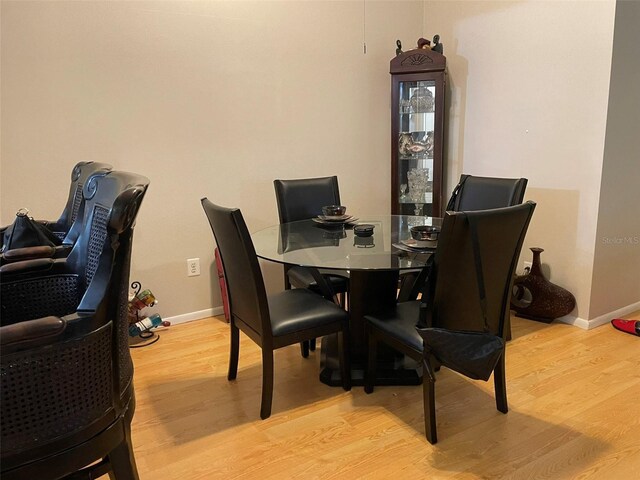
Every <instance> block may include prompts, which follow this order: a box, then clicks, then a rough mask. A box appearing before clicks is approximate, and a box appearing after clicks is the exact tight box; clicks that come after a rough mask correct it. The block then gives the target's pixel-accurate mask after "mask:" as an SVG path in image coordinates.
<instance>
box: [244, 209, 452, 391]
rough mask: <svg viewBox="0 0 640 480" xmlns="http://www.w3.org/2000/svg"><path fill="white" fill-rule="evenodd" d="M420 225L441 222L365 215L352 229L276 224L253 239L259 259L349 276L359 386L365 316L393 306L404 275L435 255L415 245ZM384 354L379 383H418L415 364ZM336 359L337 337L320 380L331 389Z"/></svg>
mask: <svg viewBox="0 0 640 480" xmlns="http://www.w3.org/2000/svg"><path fill="white" fill-rule="evenodd" d="M354 224H356V225H363V224H366V225H372V226H373V234H372V235H371V236H368V237H362V236H357V235H355V233H354V226H353V225H354ZM417 225H432V226H440V225H441V219H439V218H432V217H416V216H406V215H366V216H364V215H363V216H360V218H359V219H357V220H356V221H353V220H352V223H351V224H339V223H335V222H334V223H331V224H326V223H320V222H319V219H310V220H303V221H298V222H291V223H283V224H280V225H273V226H271V227H268V228H265V229H263V230H260V231H257V232H255V233H253V234H251V239H252V241H253V244H254V247H255V250H256V254H257V256H258V257H259V258H262V259H264V260H268V261H271V262H277V263H282V264H284V265H295V266H303V267H309V268H311V269H323V270H327V269H328V270H332V272H331V273H335V274H341V273H342V274H344V275H347V276H348V277H349V294H348V302H347V305H348V310H349V316H350V325H351V331H350V333H351V338H350V341H351V365H352V382H353V383H354V384H355V385H358V384H362V383H363V381H364V367H365V365H366V338H365V323H364V316H365V315H367V314H369V313H374V312H376V311H380V310H382V309H384V308H389V307H392V306H393V305H394V304H395V302H396V298H397V292H398V278H399V274H400V272H401V271H403V270H414V271H415V270H416V269H421V268H423V267H424V266H425V265H426V263H427V261H428V259H429V257H430V255H431V254H432V253H433V251H434V250H433V249H417V248H414V247H412V246H411V233H410V229H411V227H413V226H417ZM416 321H417V319H416ZM381 347H382V346H381ZM382 350H383V352H382V354H381V355H380V357H381V358H379V362H378V363H379V365H378V367H379V368H378V369H377V378H376V384H378V385H399V384H400V385H403V384H405V385H406V384H411V385H414V384H418V383H420V381H421V380H420V372H419V371H418V368H417V367H418V366H417V365H415V363H414V362H413V361H411V360H410V359H407V360H408V361H409V362H411V364H410V365H405V364H404V363H403V361H399V360H398V358H397V354H395V353H394V354H391V353H388V354H387V355H385V353H384V349H382ZM390 356H391V357H393V358H389V357H390ZM337 358H338V355H337V342H336V339H335V337H334V336H329V337H325V338H323V343H322V359H321V373H320V380H321V381H322V382H324V383H326V384H328V385H336V386H338V385H340V384H341V383H340V369H339V365H338V360H337Z"/></svg>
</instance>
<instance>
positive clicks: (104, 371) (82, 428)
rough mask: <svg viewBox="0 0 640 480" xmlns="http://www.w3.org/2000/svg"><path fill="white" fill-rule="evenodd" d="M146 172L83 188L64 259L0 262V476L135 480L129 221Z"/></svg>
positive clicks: (145, 184) (117, 176)
mask: <svg viewBox="0 0 640 480" xmlns="http://www.w3.org/2000/svg"><path fill="white" fill-rule="evenodd" d="M148 183H149V181H148V179H147V178H145V177H142V176H139V175H134V174H129V173H125V172H116V171H112V172H109V173H108V174H105V176H103V177H99V178H96V179H95V180H94V183H92V184H91V185H89V184H87V185H84V188H83V192H84V195H85V201H86V202H87V203H86V204H87V205H90V206H91V210H92V212H93V216H94V217H95V219H96V220H95V221H92V222H90V223H87V224H86V227H85V229H84V230H83V232H81V234H80V236H79V238H78V240H77V241H76V243H75V245H74V248H73V249H72V251H71V253H70V254H69V256H68V257H66V258H59V259H52V258H43V259H34V260H27V261H21V262H15V263H11V264H7V265H4V266H3V267H1V268H0V289H1V292H0V293H1V295H0V302H1V308H2V317H1V322H2V326H0V345H1V352H0V372H1V374H0V406H1V408H0V416H1V417H2V429H1V441H0V451H1V458H0V465H1V468H2V472H1V474H0V476H1V477H2V478H3V480H10V479H27V478H29V479H31V478H33V479H39V480H54V479H60V478H98V477H99V476H101V475H103V474H105V473H109V475H110V477H111V478H114V479H116V480H135V479H137V478H138V473H137V469H136V464H135V459H134V456H133V447H132V444H131V421H132V418H133V413H134V410H135V396H134V390H133V363H132V361H131V356H130V354H129V343H128V338H129V334H128V327H129V321H128V317H127V308H126V305H127V300H128V298H127V297H128V291H129V288H128V287H129V269H130V259H131V246H132V236H133V226H134V222H135V218H136V215H137V213H138V210H139V208H140V205H141V202H142V199H143V197H144V194H145V192H146V190H147V187H148Z"/></svg>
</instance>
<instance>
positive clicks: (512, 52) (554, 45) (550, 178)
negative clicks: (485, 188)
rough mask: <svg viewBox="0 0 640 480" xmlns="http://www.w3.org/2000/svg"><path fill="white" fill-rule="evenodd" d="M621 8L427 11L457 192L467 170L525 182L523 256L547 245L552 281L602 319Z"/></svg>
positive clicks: (466, 5)
mask: <svg viewBox="0 0 640 480" xmlns="http://www.w3.org/2000/svg"><path fill="white" fill-rule="evenodd" d="M614 12H615V2H613V1H600V2H546V1H499V2H467V1H449V0H447V1H430V0H428V1H426V7H425V24H426V26H425V29H426V31H427V32H428V33H436V32H437V33H439V34H440V35H441V36H442V39H443V41H444V47H445V55H446V56H447V61H448V68H449V89H450V100H451V101H450V104H449V107H450V108H449V115H448V119H449V131H448V143H447V144H448V146H449V150H448V155H447V156H448V158H447V161H448V164H449V165H450V169H449V172H448V182H449V186H448V189H449V190H450V189H451V188H452V185H454V182H455V179H457V178H458V177H459V175H460V173H462V172H464V173H470V174H476V175H488V176H504V177H521V176H522V177H527V178H528V179H529V185H528V188H527V194H526V198H527V199H531V200H535V201H536V202H537V203H538V207H537V209H536V212H535V214H534V218H533V221H532V224H531V227H530V230H529V234H528V236H527V239H526V242H525V247H524V250H523V255H522V260H530V259H531V253H530V252H529V251H528V250H527V248H528V247H531V246H540V247H542V248H544V249H545V252H544V253H543V254H542V260H543V264H546V269H547V272H548V273H549V274H550V279H551V280H552V281H553V282H555V283H557V284H559V285H561V286H564V287H565V288H567V289H568V290H570V291H571V292H573V293H574V295H575V296H576V298H577V309H576V310H575V311H574V312H573V314H572V315H574V316H576V317H579V318H581V319H583V320H588V319H589V318H592V317H593V314H592V312H591V311H590V300H591V288H592V286H591V284H592V276H593V259H594V253H595V244H596V227H597V218H598V208H599V198H600V194H599V192H600V182H601V172H602V162H603V150H604V140H605V129H606V117H607V103H608V93H609V74H610V67H611V51H612V41H613V27H614ZM636 198H637V197H636ZM622 306H623V305H620V306H619V307H622ZM619 307H618V308H619Z"/></svg>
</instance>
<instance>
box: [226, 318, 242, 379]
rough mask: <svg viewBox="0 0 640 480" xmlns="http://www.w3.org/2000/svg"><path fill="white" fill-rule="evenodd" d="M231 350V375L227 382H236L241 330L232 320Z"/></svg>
mask: <svg viewBox="0 0 640 480" xmlns="http://www.w3.org/2000/svg"><path fill="white" fill-rule="evenodd" d="M230 325H231V350H230V353H229V373H228V374H227V380H235V378H236V376H237V375H238V356H239V354H240V330H239V329H238V327H236V326H235V324H234V323H233V319H231V324H230Z"/></svg>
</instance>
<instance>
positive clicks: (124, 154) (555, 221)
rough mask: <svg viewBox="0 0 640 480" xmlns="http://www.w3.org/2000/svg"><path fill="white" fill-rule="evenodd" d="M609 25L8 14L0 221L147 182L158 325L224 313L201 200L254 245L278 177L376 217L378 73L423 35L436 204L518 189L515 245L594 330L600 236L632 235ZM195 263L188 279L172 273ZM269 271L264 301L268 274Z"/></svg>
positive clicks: (29, 7) (316, 16) (553, 15)
mask: <svg viewBox="0 0 640 480" xmlns="http://www.w3.org/2000/svg"><path fill="white" fill-rule="evenodd" d="M614 12H615V3H614V2H613V0H604V1H598V2H545V1H499V2H485V1H483V2H470V1H450V0H447V1H430V0H427V1H425V2H422V1H413V2H397V1H394V2H374V1H368V2H366V3H365V2H356V1H353V2H351V1H345V2H323V1H310V2H252V3H249V2H241V1H219V2H213V1H211V2H165V1H154V2H138V1H131V2H88V1H87V2H10V1H3V2H2V6H1V15H0V17H1V22H2V25H1V26H2V30H1V35H2V38H1V41H2V42H1V49H2V50H1V54H2V57H1V62H2V65H1V67H2V70H1V78H0V80H1V94H2V98H1V99H2V112H1V113H2V115H1V120H2V125H1V134H2V137H1V139H2V144H1V149H0V154H1V157H0V170H1V172H2V178H1V182H0V201H1V206H0V223H1V224H6V223H8V222H10V221H11V219H12V216H13V214H14V213H15V211H16V210H17V209H18V208H20V207H23V206H27V207H29V208H30V209H31V210H32V212H33V213H34V214H35V215H36V216H37V217H40V218H54V217H56V216H57V215H58V214H59V213H60V209H61V208H62V205H63V203H64V199H65V196H66V186H67V184H68V176H69V171H70V169H71V167H72V166H73V165H74V164H75V163H76V162H77V161H79V160H96V161H103V162H110V163H112V164H113V165H114V166H115V167H116V168H119V169H124V170H133V171H137V172H140V173H144V174H146V175H147V176H149V177H150V179H151V188H150V190H149V193H148V195H147V197H146V199H145V204H144V206H143V208H142V211H141V213H140V216H139V221H138V228H137V231H136V237H135V251H134V259H133V274H132V278H135V279H138V280H140V281H142V283H143V284H144V285H145V286H146V287H149V288H152V289H153V290H154V292H155V293H156V295H157V296H158V298H159V299H160V304H159V306H158V311H159V312H160V313H162V314H163V315H164V316H174V315H180V314H187V313H190V312H197V311H201V310H206V309H209V308H210V307H212V306H219V305H220V298H219V293H218V290H217V286H216V285H215V284H214V285H213V287H214V288H213V289H211V288H210V286H211V283H210V282H211V278H210V271H209V269H208V266H209V265H210V264H211V261H212V252H211V248H212V237H211V233H210V231H209V228H208V225H207V222H206V220H205V217H204V215H203V213H202V211H201V207H200V204H199V199H200V198H201V197H202V196H208V197H209V198H210V199H211V200H213V201H215V202H219V203H221V204H224V205H229V206H239V207H240V208H242V210H243V212H244V214H245V217H246V219H247V223H248V225H249V227H250V229H251V230H254V231H255V230H257V229H259V228H262V227H264V226H266V225H268V224H271V223H273V222H275V221H276V220H277V216H276V210H275V200H274V195H273V187H272V183H271V182H272V180H273V179H274V178H296V177H307V176H321V175H333V174H337V175H339V177H340V186H341V193H342V197H343V199H344V203H346V204H347V205H349V208H350V211H357V212H361V213H366V212H380V211H388V208H389V204H388V196H389V172H390V169H389V130H390V125H389V123H390V122H389V74H388V62H389V59H390V58H391V56H393V53H394V49H395V40H396V38H400V39H402V41H403V44H404V45H405V49H406V48H410V47H411V46H412V45H413V42H414V41H415V39H416V38H417V37H419V36H420V35H421V34H423V33H424V35H426V36H429V37H430V36H432V35H433V34H434V33H439V34H440V35H441V37H442V39H443V42H444V44H445V55H446V56H447V59H448V65H449V83H448V89H449V92H448V95H449V102H450V103H449V106H450V108H449V112H448V122H449V131H448V138H447V145H448V152H447V161H448V164H449V166H448V172H447V179H448V180H447V183H448V187H447V190H448V191H450V190H451V188H452V186H453V184H454V183H455V180H456V179H457V178H458V176H459V174H460V173H462V172H466V173H471V174H478V175H496V176H512V177H516V176H525V177H527V178H529V188H528V191H527V198H530V199H533V200H536V201H537V202H538V209H537V211H536V214H535V216H534V221H533V223H532V225H531V229H530V233H529V236H528V238H527V244H526V245H525V248H526V247H528V246H534V245H536V246H541V247H543V248H545V253H544V254H543V262H544V263H545V264H546V267H547V269H548V271H549V273H550V277H551V280H552V281H554V282H556V283H558V284H560V285H562V286H565V287H566V288H568V289H569V290H571V291H572V292H573V293H574V294H575V295H576V297H577V299H578V308H577V310H576V311H575V312H574V315H575V316H577V317H580V318H582V319H589V318H593V317H594V316H596V315H601V314H602V312H605V311H607V310H608V309H609V310H611V309H614V308H618V307H621V306H623V305H619V303H620V302H625V301H627V300H626V299H627V298H631V297H632V296H634V295H635V296H636V297H637V290H635V291H631V292H630V293H629V295H630V296H631V297H629V295H627V293H628V292H627V293H621V294H620V295H619V296H617V295H616V296H606V295H603V294H601V293H598V291H602V289H603V287H604V285H607V286H609V285H611V283H610V282H611V281H615V280H616V279H619V277H616V275H615V271H616V269H618V268H619V266H620V265H623V264H625V263H626V262H627V260H628V257H627V256H626V253H625V254H623V255H622V256H620V252H622V251H623V249H622V248H612V247H606V248H605V246H603V245H602V244H601V243H599V242H600V240H599V239H600V238H601V237H602V236H603V235H618V234H619V233H620V232H622V234H623V235H626V234H627V230H621V225H622V224H621V223H619V220H618V219H619V218H620V217H616V220H614V219H613V217H610V216H607V212H608V211H610V210H611V208H612V207H613V205H614V204H615V203H617V202H618V201H619V200H620V198H619V196H618V195H619V192H618V190H617V189H616V188H615V186H616V184H617V182H623V183H624V182H627V183H624V185H629V184H631V183H632V178H633V177H630V176H628V175H626V174H625V173H624V170H622V172H623V173H621V172H620V171H618V167H619V166H621V165H623V164H624V161H625V159H626V160H627V161H628V162H631V164H629V163H626V164H624V168H625V169H626V168H632V167H633V166H637V164H638V163H637V162H636V163H635V164H634V163H633V160H632V154H633V152H634V150H635V151H636V152H637V149H633V148H632V147H633V146H632V145H629V144H627V145H626V147H625V148H626V150H624V152H622V153H621V154H618V153H615V152H614V151H613V150H611V149H613V148H614V146H615V145H617V144H618V142H617V141H616V137H615V132H616V131H618V130H619V129H618V128H617V126H616V125H617V124H616V122H618V124H619V123H620V122H622V123H624V121H625V120H624V116H618V117H612V116H611V113H610V116H609V123H608V124H607V104H608V101H609V74H610V67H611V57H612V42H613V26H614ZM363 37H366V43H367V54H366V55H364V54H363V52H362V43H363ZM636 43H637V42H636ZM630 54H631V53H629V55H630ZM616 55H617V53H616ZM613 81H614V82H615V81H616V78H615V76H614V78H613ZM620 81H622V80H620ZM635 83H637V82H635ZM632 85H633V83H629V84H627V88H632ZM622 86H624V85H622ZM622 86H621V88H622ZM618 101H619V102H621V104H624V100H621V99H618ZM612 102H613V99H612ZM618 109H619V110H620V112H622V111H623V109H622V107H618ZM620 115H622V113H621V114H620ZM607 128H608V130H607ZM605 132H606V133H607V151H606V152H605V151H604V148H605ZM603 152H604V153H603ZM603 154H604V157H605V160H604V175H602V170H603ZM601 185H602V199H601V198H600V189H601ZM626 190H627V191H629V190H630V189H626ZM635 191H637V189H636V190H635ZM616 192H618V193H616ZM637 198H638V197H637V194H636V196H635V197H633V196H632V198H631V200H632V201H633V200H634V199H636V200H637ZM630 204H633V203H630ZM635 204H637V201H636V202H635ZM598 214H600V217H598ZM607 219H609V220H607ZM634 228H636V231H637V226H636V227H634ZM632 230H633V229H632ZM632 230H629V232H630V234H631V235H633V234H634V232H633V231H632ZM628 250H629V248H627V249H626V250H625V252H628ZM525 252H526V253H525V254H523V260H524V259H526V260H529V259H530V255H529V252H528V251H526V250H525ZM634 252H637V250H634ZM635 255H636V256H635V257H632V258H636V259H637V253H636V254H635ZM191 257H200V258H201V259H202V266H203V268H202V270H203V275H202V276H200V277H187V276H186V259H187V258H191ZM594 259H595V260H594ZM614 260H615V261H614ZM594 262H595V265H594ZM634 268H636V269H637V267H634ZM264 270H265V273H266V275H267V279H268V283H269V286H270V289H272V290H273V289H277V288H279V287H280V282H281V277H280V271H279V269H278V268H277V267H276V266H273V265H268V264H265V265H264ZM625 272H626V273H625V276H624V277H622V278H624V279H625V281H626V278H627V276H628V275H629V272H630V270H625ZM592 292H593V293H592Z"/></svg>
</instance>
